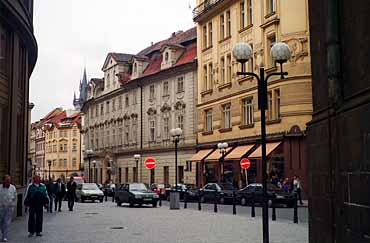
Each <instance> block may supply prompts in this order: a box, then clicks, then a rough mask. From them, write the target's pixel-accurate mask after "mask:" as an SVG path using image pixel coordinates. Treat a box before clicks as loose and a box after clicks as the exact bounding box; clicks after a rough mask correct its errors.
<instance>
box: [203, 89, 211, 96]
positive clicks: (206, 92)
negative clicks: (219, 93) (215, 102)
mask: <svg viewBox="0 0 370 243" xmlns="http://www.w3.org/2000/svg"><path fill="white" fill-rule="evenodd" d="M212 93H213V90H212V89H208V90H204V91H202V92H201V93H200V94H201V95H202V96H205V95H207V94H212Z"/></svg>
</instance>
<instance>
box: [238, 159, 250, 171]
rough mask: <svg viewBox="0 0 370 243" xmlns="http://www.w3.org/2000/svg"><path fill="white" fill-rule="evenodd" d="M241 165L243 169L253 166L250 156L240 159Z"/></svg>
mask: <svg viewBox="0 0 370 243" xmlns="http://www.w3.org/2000/svg"><path fill="white" fill-rule="evenodd" d="M240 166H241V167H242V168H243V169H248V168H249V167H250V166H251V162H250V161H249V159H248V158H244V159H242V160H240Z"/></svg>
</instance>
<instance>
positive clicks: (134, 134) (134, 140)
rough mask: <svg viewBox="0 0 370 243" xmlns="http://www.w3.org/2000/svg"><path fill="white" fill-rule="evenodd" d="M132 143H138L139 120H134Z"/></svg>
mask: <svg viewBox="0 0 370 243" xmlns="http://www.w3.org/2000/svg"><path fill="white" fill-rule="evenodd" d="M132 141H133V143H137V118H134V119H133V120H132Z"/></svg>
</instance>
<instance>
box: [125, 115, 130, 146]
mask: <svg viewBox="0 0 370 243" xmlns="http://www.w3.org/2000/svg"><path fill="white" fill-rule="evenodd" d="M129 122H130V121H129V120H126V121H125V138H124V139H125V145H128V144H129V139H130V137H129V136H130V124H129Z"/></svg>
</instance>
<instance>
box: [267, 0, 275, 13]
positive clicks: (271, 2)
mask: <svg viewBox="0 0 370 243" xmlns="http://www.w3.org/2000/svg"><path fill="white" fill-rule="evenodd" d="M275 12H276V0H267V13H268V14H273V13H275Z"/></svg>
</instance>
